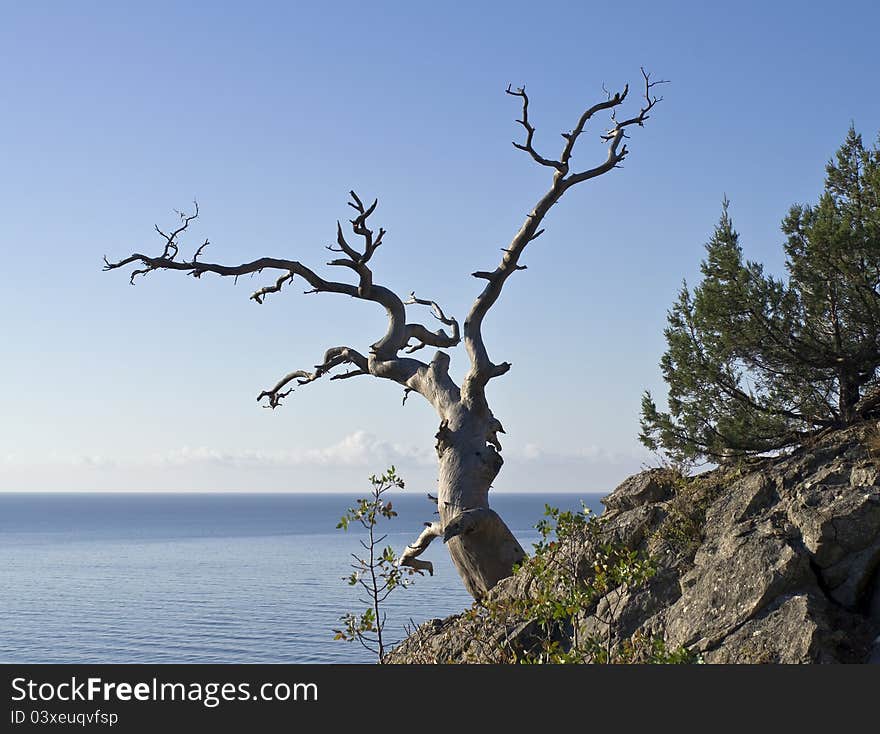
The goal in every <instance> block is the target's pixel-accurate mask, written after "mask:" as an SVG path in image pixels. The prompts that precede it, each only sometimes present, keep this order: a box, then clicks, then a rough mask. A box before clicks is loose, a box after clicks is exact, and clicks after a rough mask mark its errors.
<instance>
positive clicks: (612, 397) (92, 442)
mask: <svg viewBox="0 0 880 734" xmlns="http://www.w3.org/2000/svg"><path fill="white" fill-rule="evenodd" d="M2 16H3V21H2V24H0V89H2V92H3V98H4V111H3V114H2V115H0V140H2V143H0V171H2V174H0V209H2V221H3V225H2V229H0V247H2V270H0V280H2V283H0V313H2V315H3V316H2V323H3V327H4V328H3V332H4V342H5V344H4V349H3V357H2V360H0V406H2V413H3V418H2V423H0V490H38V489H42V490H76V489H107V490H110V489H117V490H200V489H205V490H206V489H230V490H231V489H235V490H332V489H351V488H352V487H354V486H362V485H363V480H364V478H365V477H366V476H367V475H368V474H370V473H372V472H373V471H381V470H382V469H383V468H384V465H385V464H386V463H389V462H392V461H393V462H394V463H396V464H397V466H398V469H399V470H400V472H401V473H402V474H403V475H404V476H405V477H407V478H409V480H410V485H411V486H413V487H414V488H416V489H431V488H432V487H433V481H434V474H433V458H432V452H433V442H434V439H433V434H434V432H435V431H436V422H437V421H436V418H435V417H434V415H433V414H432V412H431V410H430V408H429V407H428V406H427V404H425V403H424V401H422V402H419V400H420V399H419V397H418V396H412V397H411V399H410V400H408V401H407V404H406V406H405V407H401V404H400V403H401V397H402V391H401V389H400V388H399V387H397V386H395V385H393V384H390V383H385V382H383V381H378V380H375V379H371V378H357V379H353V380H347V381H342V382H332V383H331V382H327V381H321V382H318V383H315V384H313V385H310V386H309V387H308V388H305V389H302V390H298V391H297V393H296V394H295V395H293V396H291V398H289V399H288V402H287V404H286V405H285V406H284V407H283V409H280V410H277V411H274V412H273V411H270V410H263V409H261V408H260V407H259V406H258V405H257V402H256V400H255V397H256V395H257V393H258V392H259V391H260V390H261V389H263V388H265V387H268V386H270V385H271V384H273V383H274V382H275V380H276V379H277V378H278V377H279V376H280V375H282V374H284V373H285V372H287V371H289V370H290V369H293V368H298V367H308V366H310V365H313V364H316V363H317V362H318V361H319V358H320V356H321V354H322V353H323V350H324V348H325V347H327V346H331V345H336V344H343V343H350V344H352V345H353V346H360V347H362V348H364V349H366V347H367V345H369V344H370V343H371V342H373V341H375V340H376V339H377V338H378V336H379V335H381V334H382V332H383V331H384V327H385V321H384V314H383V313H382V311H381V309H378V308H376V307H375V306H373V305H372V304H366V303H359V302H354V301H351V300H350V299H347V298H344V297H338V296H333V295H326V294H325V295H318V296H314V295H313V296H304V295H302V294H301V292H300V291H301V290H302V289H297V288H292V289H289V290H288V291H287V292H285V293H283V294H281V295H280V296H276V297H273V298H271V299H269V300H268V301H267V303H265V304H264V305H262V306H259V305H257V304H255V303H254V302H253V301H249V300H248V295H249V294H250V293H251V292H252V290H253V289H254V287H256V286H257V285H258V284H259V283H258V282H257V281H251V280H249V279H245V280H244V281H240V282H239V284H238V285H237V286H233V284H232V281H231V280H229V279H220V278H215V277H208V276H206V277H204V278H202V279H201V280H200V281H193V280H192V279H189V278H187V277H185V276H183V275H180V274H176V273H160V274H154V275H151V276H149V277H148V278H146V279H144V280H142V281H141V282H139V283H138V285H137V286H136V287H131V286H130V285H129V284H128V278H127V277H126V275H125V274H124V273H121V272H113V273H102V272H101V264H102V263H101V258H102V256H103V255H105V254H107V255H108V256H110V257H111V258H119V257H122V256H124V255H126V254H128V253H130V252H132V251H135V250H138V251H144V250H148V251H151V250H155V249H156V248H157V247H158V246H159V240H158V239H157V238H156V236H155V234H154V233H153V232H152V226H153V224H154V223H158V224H160V225H168V224H171V223H173V220H174V214H173V212H172V209H173V208H185V207H188V206H189V205H190V202H191V201H192V200H193V198H194V197H196V198H197V199H198V201H199V203H200V206H201V211H202V216H201V218H200V220H199V222H198V225H199V226H198V227H196V228H195V231H194V232H193V236H192V238H191V239H190V240H189V243H190V245H195V244H196V243H197V242H199V241H201V239H204V238H205V237H208V238H210V240H211V243H212V244H211V246H210V248H209V249H208V250H207V252H206V257H210V258H211V259H212V260H215V261H220V262H232V263H237V262H242V261H245V260H248V259H251V258H254V257H256V256H259V255H264V254H272V255H278V256H282V257H294V258H297V259H300V260H301V261H302V262H304V263H306V264H310V265H313V266H315V267H321V268H322V264H323V263H324V261H325V260H326V259H327V258H326V254H327V253H326V251H324V250H323V249H322V248H323V246H324V245H326V244H327V243H329V242H331V241H332V240H333V237H334V230H335V221H336V219H337V218H344V217H346V216H347V214H348V212H347V208H346V206H345V203H346V198H347V192H348V190H349V189H351V188H355V189H357V190H358V191H359V192H360V193H361V194H362V196H363V197H365V198H367V197H370V198H372V197H373V196H378V197H379V201H380V204H379V209H378V211H377V213H376V215H375V216H374V220H375V222H376V224H377V225H378V224H381V225H382V226H384V227H385V228H386V229H387V230H388V235H387V238H386V243H385V245H384V246H383V247H382V248H381V249H380V250H379V251H378V253H377V255H376V257H375V259H374V261H373V262H374V265H375V268H374V270H375V273H376V278H377V280H378V281H380V282H383V283H385V284H387V285H389V286H391V287H393V288H394V289H396V290H398V292H401V293H409V292H410V291H412V290H415V291H416V292H417V293H418V294H419V295H420V296H422V297H430V298H434V299H437V300H438V301H440V302H441V303H442V304H443V306H444V308H445V309H447V311H448V312H452V313H453V314H455V315H456V316H458V317H459V319H463V317H464V315H465V314H466V313H467V310H468V308H469V306H470V304H471V302H472V300H473V298H474V296H475V295H476V294H477V293H478V292H479V290H480V288H481V283H480V282H479V281H477V280H475V279H473V278H471V277H470V276H469V273H470V272H472V271H473V270H478V269H491V268H492V267H494V266H495V264H496V263H497V261H498V259H499V256H500V253H499V248H501V247H503V246H505V245H506V244H507V242H508V241H509V240H510V237H511V236H512V235H513V233H514V232H515V231H516V230H517V228H518V227H519V225H520V223H521V221H522V218H523V216H524V215H525V214H526V212H527V211H529V209H530V207H531V206H532V205H533V204H534V202H535V201H536V199H537V197H539V196H540V195H541V194H542V193H543V191H544V190H545V189H546V187H547V186H548V184H549V176H548V171H547V170H546V169H541V168H540V167H538V166H537V165H535V164H534V163H532V162H531V161H530V160H529V159H528V157H527V156H526V155H525V154H523V153H521V152H519V151H517V150H515V149H514V148H513V146H511V144H510V143H511V141H512V140H514V139H517V140H518V139H520V130H519V129H518V127H517V125H516V124H515V123H514V119H515V118H516V117H517V116H518V113H519V110H518V105H517V100H515V99H513V98H511V97H508V96H506V95H505V94H504V89H505V88H506V86H507V85H508V84H513V85H520V84H525V85H526V86H527V89H528V91H529V93H530V96H531V98H532V108H531V111H532V119H533V122H534V123H535V124H536V126H537V128H538V133H537V136H536V144H537V145H538V146H539V147H541V148H542V149H543V150H544V151H546V152H547V153H548V154H550V153H554V154H555V153H556V152H557V150H558V147H559V144H560V143H561V142H562V140H561V138H560V137H559V133H560V132H561V131H563V130H568V129H570V128H571V126H572V125H573V124H574V121H575V120H576V118H577V116H578V115H579V114H580V112H581V111H582V110H583V109H584V108H585V106H587V105H589V104H591V103H593V102H595V101H597V100H599V99H601V97H602V84H603V83H604V84H605V85H607V86H608V88H610V89H618V88H621V87H622V86H623V85H624V84H625V83H626V82H630V83H632V84H634V85H637V84H638V81H639V66H640V65H644V66H645V67H646V68H648V69H649V70H650V71H652V72H653V73H654V74H655V75H657V76H659V77H663V78H667V79H670V80H672V83H671V84H670V85H668V86H666V87H664V88H663V90H662V93H663V95H664V97H665V100H664V101H663V102H662V104H660V105H659V106H658V107H657V109H656V113H655V114H654V116H653V118H652V119H651V120H650V121H649V123H648V125H647V126H646V128H645V129H643V130H638V129H637V130H635V131H634V132H633V136H632V140H631V141H630V149H631V155H630V157H629V158H628V160H627V162H626V165H625V168H624V169H622V170H618V171H614V172H613V173H612V174H610V175H608V176H605V177H603V178H600V179H598V180H595V181H592V182H588V183H587V184H584V185H582V186H580V187H578V188H577V189H575V190H573V191H571V192H569V193H568V194H567V195H566V196H565V198H564V199H563V201H562V202H561V203H560V205H559V206H558V207H557V208H556V209H554V210H553V211H552V213H551V215H550V217H549V219H548V221H547V223H546V224H547V232H546V234H545V235H544V236H543V237H542V238H541V239H540V240H539V241H537V242H535V243H533V244H532V245H531V246H530V247H529V249H528V250H527V252H526V255H525V258H524V262H525V263H527V264H528V267H529V269H528V270H527V271H526V272H523V273H518V274H517V275H516V276H515V277H514V278H512V279H511V280H510V281H509V282H508V284H507V287H506V289H505V291H504V295H503V297H502V300H501V302H499V304H498V305H497V307H496V308H495V309H493V311H492V312H491V314H490V316H489V317H488V319H487V321H486V323H485V334H486V338H487V342H488V346H489V349H490V352H491V354H492V355H493V357H494V358H495V359H496V361H502V360H507V361H510V362H512V363H513V369H512V370H511V372H510V373H508V374H507V375H506V376H505V377H503V378H501V379H498V380H495V381H493V383H492V385H491V390H490V399H491V401H492V405H493V407H494V410H495V413H496V415H497V416H498V417H499V418H500V420H501V421H502V422H503V424H504V426H505V428H506V429H507V432H508V435H507V437H506V441H505V452H504V453H505V456H506V457H507V464H506V465H505V467H504V469H503V470H502V473H501V475H500V476H499V478H498V481H497V482H496V488H497V489H498V490H527V489H534V490H573V491H574V490H577V491H589V490H605V489H608V488H610V487H611V486H613V485H614V484H615V483H616V482H617V481H619V480H621V479H622V478H624V477H625V476H626V475H627V474H628V473H630V472H632V471H634V470H636V469H638V468H639V466H640V465H641V464H642V463H643V462H648V463H650V461H651V457H650V456H649V455H647V454H646V453H645V452H644V451H643V450H642V449H641V448H640V447H639V445H638V442H637V438H636V436H637V432H638V409H639V397H640V394H641V392H642V390H643V389H645V388H650V389H652V390H653V391H654V392H655V393H657V394H660V395H663V394H665V392H664V390H663V385H662V381H661V378H660V373H659V369H658V366H657V365H658V360H659V358H660V356H661V354H662V352H663V348H664V340H663V336H662V330H663V327H664V324H665V313H666V309H667V308H668V307H669V305H670V304H671V302H672V300H673V298H674V296H675V293H676V291H677V289H678V288H679V285H680V283H681V280H682V278H683V277H687V278H688V279H689V280H691V281H694V280H695V276H696V273H697V272H698V264H699V260H700V258H701V256H702V254H703V243H704V242H705V241H706V239H707V238H708V236H709V234H710V232H711V230H712V227H713V225H714V224H715V222H716V221H717V218H718V214H719V211H720V202H721V199H722V197H723V195H724V194H725V193H726V194H727V195H728V196H729V197H730V199H731V201H732V213H733V215H734V218H735V222H736V225H737V227H738V229H739V230H740V232H741V235H742V242H743V245H744V248H745V249H746V252H747V255H748V257H750V258H753V259H758V260H762V261H764V262H765V263H767V265H768V267H769V268H770V269H771V270H773V271H774V272H780V271H781V269H782V265H783V263H782V258H781V254H780V253H781V250H780V242H781V236H780V233H779V222H780V220H781V218H782V216H783V215H784V214H785V212H786V210H787V208H788V207H789V205H790V204H792V203H793V202H796V201H811V200H813V199H814V198H815V197H816V195H817V194H818V192H819V191H820V189H821V186H822V178H823V173H824V164H825V162H826V161H827V159H828V158H829V157H830V156H831V155H832V153H833V151H834V150H835V149H836V147H837V146H838V144H839V143H840V142H841V141H842V139H843V137H844V135H845V133H846V130H847V127H848V126H849V124H850V122H851V121H853V122H855V124H856V126H857V128H858V129H859V130H861V131H862V132H863V134H864V135H865V137H866V139H870V140H873V139H874V137H875V135H876V134H877V131H878V128H880V95H878V93H877V72H878V62H877V57H876V31H877V27H878V22H880V11H878V9H877V5H876V4H875V3H873V2H862V3H859V2H851V3H846V4H836V5H830V4H827V3H803V2H797V3H795V2H761V3H749V2H738V3H707V2H699V3H696V2H695V3H657V2H628V3H625V4H623V5H621V6H620V7H617V6H615V5H614V4H609V3H593V2H569V3H557V2H543V3H534V2H529V3H521V2H513V1H511V0H506V1H505V2H474V3H430V4H428V3H421V2H407V3H384V2H372V3H348V2H335V3H332V4H331V3H277V4H275V3H247V4H245V3H237V4H223V3H204V4H202V3H186V4H183V3H169V4H164V3H159V2H152V3H144V4H140V5H139V6H137V7H135V6H134V4H131V3H88V2H81V3H61V2H56V3H39V2H30V3H11V2H10V3H4V4H3V12H2ZM634 91H635V90H634ZM632 101H633V102H634V103H635V102H637V101H638V98H637V96H636V95H634V96H633V99H632ZM602 122H604V121H599V124H597V125H596V126H594V127H592V128H591V129H590V130H589V135H587V136H584V137H583V138H582V139H581V141H580V143H579V145H578V149H577V154H576V161H577V162H579V163H582V164H584V165H588V164H589V162H591V161H599V160H601V159H602V158H603V156H604V152H605V151H604V147H603V145H602V143H601V142H600V141H599V139H598V134H599V133H600V132H602ZM330 270H331V271H335V270H337V269H332V268H331V269H330ZM322 271H323V272H326V269H323V270H322ZM333 275H334V276H336V277H339V275H340V274H339V272H333ZM463 356H464V355H463V354H462V353H461V352H457V353H456V356H455V357H454V358H453V371H454V374H456V375H457V376H460V375H461V374H462V373H463V370H464V367H465V364H464V359H463Z"/></svg>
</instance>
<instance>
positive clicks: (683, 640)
mask: <svg viewBox="0 0 880 734" xmlns="http://www.w3.org/2000/svg"><path fill="white" fill-rule="evenodd" d="M603 503H604V505H605V511H604V513H603V514H602V522H601V527H602V533H603V536H604V537H605V538H606V539H613V540H614V541H616V542H620V543H623V544H625V545H626V546H628V547H629V548H632V549H635V550H638V551H639V552H640V554H641V555H642V556H644V557H649V558H651V559H652V562H653V563H654V564H655V568H656V573H655V574H654V575H653V576H652V577H651V578H650V579H649V580H648V581H647V582H645V583H642V584H639V585H637V586H633V587H632V588H630V587H628V586H627V585H626V584H623V585H620V586H617V587H616V588H613V589H611V590H609V591H607V592H606V593H605V594H604V595H602V596H601V597H599V598H596V599H595V600H592V601H591V602H590V603H589V604H588V605H586V606H584V607H583V608H579V609H577V610H576V611H575V612H574V614H573V615H572V616H571V618H570V621H569V622H568V623H567V624H568V630H567V631H564V632H565V633H564V634H560V640H561V641H562V644H565V641H566V640H570V638H571V635H570V632H571V630H572V629H573V628H574V627H577V629H578V630H581V631H582V636H583V635H586V634H590V633H593V634H598V635H599V636H600V637H603V638H605V639H607V640H608V641H609V646H610V643H611V642H613V644H614V645H615V646H619V645H621V644H623V645H625V644H626V642H627V641H628V640H631V639H654V640H656V639H662V640H663V642H664V644H665V649H668V650H672V649H675V648H677V649H683V650H687V651H688V652H689V653H690V654H691V655H692V656H695V657H696V659H700V660H703V661H705V662H707V663H832V662H847V663H850V662H880V637H878V634H880V572H878V568H880V431H878V427H877V426H876V425H874V424H871V425H863V426H858V427H853V428H850V429H847V430H845V431H839V432H836V433H833V434H830V435H826V436H825V437H823V438H821V439H817V440H815V441H814V443H813V445H810V446H805V447H802V448H800V449H798V450H797V451H796V452H794V453H792V454H790V455H788V456H784V457H775V458H772V459H761V460H757V461H752V462H750V463H748V464H740V465H737V466H726V467H721V468H718V469H715V470H712V471H710V472H706V473H703V474H700V475H697V476H694V477H682V476H681V475H679V474H677V473H676V472H674V471H671V470H669V469H651V470H648V471H645V472H642V473H640V474H637V475H635V476H633V477H630V478H629V479H627V480H626V481H624V482H623V483H622V484H621V485H620V486H619V487H617V489H615V490H614V491H613V492H612V493H611V494H610V495H609V496H608V497H606V498H605V499H604V500H603ZM572 550H574V551H576V552H580V553H582V554H584V555H586V556H589V554H590V553H591V552H592V551H591V549H588V548H580V549H572ZM582 566H583V567H584V568H585V569H586V570H583V571H579V573H584V574H589V573H590V570H589V569H590V563H587V564H582ZM529 593H531V592H530V579H529V568H528V567H526V568H525V569H524V570H523V571H521V572H520V573H519V574H517V575H515V576H513V577H511V578H509V579H505V580H503V581H502V582H501V583H500V584H499V585H498V586H496V587H495V589H494V590H493V591H492V593H491V594H490V596H489V597H488V599H487V600H485V602H487V603H488V604H489V605H490V606H491V605H492V604H493V603H498V602H499V601H500V602H505V601H507V602H509V601H511V600H515V599H517V598H519V597H525V596H528V594H529ZM508 606H509V605H508ZM526 608H527V607H526ZM609 610H613V612H614V613H613V614H609ZM527 617H528V615H527V614H526V615H524V616H523V615H521V616H520V617H519V618H516V617H514V618H511V617H510V616H507V617H505V618H504V619H503V621H502V620H500V619H498V618H497V615H496V616H493V615H491V614H489V615H487V614H485V613H482V614H481V613H479V611H478V607H475V609H474V610H470V611H468V612H464V613H462V614H460V615H456V616H452V617H449V618H447V619H445V620H439V619H435V620H430V621H429V622H426V623H425V624H423V625H421V627H419V628H418V630H415V631H414V633H413V634H412V635H410V637H409V638H408V639H406V640H405V641H404V642H403V643H402V644H401V645H399V646H398V647H397V649H396V650H395V651H394V652H393V653H392V654H391V656H390V661H392V662H400V663H414V662H421V663H423V662H498V661H499V660H501V659H505V660H506V659H509V658H508V657H505V656H504V655H499V654H498V651H499V650H501V649H502V648H504V649H505V650H510V649H512V647H516V646H519V648H520V649H527V648H528V647H529V646H533V645H534V644H535V642H536V636H539V635H541V634H543V635H546V634H547V631H546V628H542V629H541V630H539V629H538V628H537V627H536V625H535V624H534V623H533V622H534V620H530V619H528V618H527ZM487 640H489V641H493V640H494V643H495V644H489V645H487V644H486V641H487ZM502 643H503V644H502Z"/></svg>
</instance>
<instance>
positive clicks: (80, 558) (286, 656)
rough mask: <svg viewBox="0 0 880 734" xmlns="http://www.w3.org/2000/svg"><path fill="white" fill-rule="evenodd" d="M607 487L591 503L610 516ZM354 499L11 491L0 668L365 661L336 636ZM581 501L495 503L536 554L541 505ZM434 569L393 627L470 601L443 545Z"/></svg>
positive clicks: (346, 594)
mask: <svg viewBox="0 0 880 734" xmlns="http://www.w3.org/2000/svg"><path fill="white" fill-rule="evenodd" d="M600 496H601V495H598V494H595V495H585V496H583V498H582V499H584V501H585V502H586V503H587V504H588V506H590V507H591V508H592V509H593V510H594V511H596V512H600V511H601V505H600V503H599V497H600ZM353 499H354V496H351V497H349V496H346V495H343V494H332V495H331V494H286V495H278V494H274V495H271V494H48V493H47V494H23V493H21V494H0V662H6V663H65V662H76V663H147V662H150V663H310V662H319V663H355V662H370V661H371V658H370V656H369V654H368V653H366V652H365V651H363V650H362V649H361V648H360V647H359V646H357V644H356V643H354V644H352V643H345V642H339V641H334V640H333V632H332V630H333V628H334V627H335V626H337V621H338V618H339V616H340V615H341V614H343V613H344V612H346V611H349V610H351V611H358V610H359V609H361V607H362V605H360V604H358V602H357V594H356V591H355V590H354V589H352V588H351V587H349V586H348V585H347V584H346V583H345V582H344V581H342V577H343V576H345V575H346V574H347V573H349V572H350V569H349V566H348V563H349V559H350V554H351V553H352V552H355V551H357V550H359V548H358V540H359V538H360V537H361V536H360V535H359V534H358V533H357V532H356V531H355V530H354V529H353V530H351V531H349V532H348V533H345V532H343V531H340V530H335V526H336V522H337V521H338V519H339V517H340V515H342V513H343V512H345V510H346V508H347V507H348V506H349V505H350V504H351V503H352V502H353ZM580 499H581V497H578V496H576V495H572V494H564V495H549V494H548V495H545V494H520V495H513V494H508V495H504V494H499V495H494V497H493V500H492V503H493V504H492V506H493V508H495V509H496V510H498V512H500V513H501V515H502V516H503V517H504V519H505V521H506V522H507V523H508V525H509V526H510V527H511V529H512V530H513V531H514V533H515V534H516V535H517V537H518V538H519V540H520V542H521V543H522V544H523V547H525V548H526V549H527V550H531V543H532V542H533V541H534V540H535V539H536V537H537V535H536V531H535V530H534V527H533V526H534V524H535V522H537V521H538V520H539V519H540V517H541V515H542V514H543V510H544V505H545V503H549V504H551V505H554V506H557V507H562V508H575V509H576V508H579V507H580ZM393 501H394V504H395V507H396V509H397V510H398V511H399V513H400V516H399V517H397V518H395V519H393V520H391V521H388V524H387V525H386V527H387V530H388V533H389V535H388V539H387V541H386V542H387V543H388V544H391V545H392V546H394V547H395V549H397V550H398V551H400V550H402V549H403V547H404V546H405V545H406V544H407V543H410V542H412V540H414V539H415V537H416V535H417V533H418V532H419V530H420V529H421V524H422V522H423V521H425V520H429V519H431V518H432V513H433V510H434V508H433V506H432V505H431V504H430V503H429V502H428V500H427V499H426V498H425V497H424V496H414V495H405V494H404V495H398V496H396V497H394V498H393ZM423 557H424V558H426V559H429V560H431V561H433V562H434V568H435V573H434V576H433V578H431V577H424V578H418V579H417V581H416V583H415V585H414V586H413V587H411V588H409V589H406V590H404V591H401V592H400V593H398V594H396V598H395V597H394V596H392V598H391V599H389V601H388V603H387V607H386V608H387V611H388V630H389V636H390V637H391V638H393V639H399V638H400V637H402V636H403V634H404V631H403V627H404V625H405V624H406V623H409V622H410V621H412V622H415V623H420V622H422V621H424V620H426V619H430V618H432V617H444V616H446V615H449V614H453V613H455V612H459V611H461V610H462V609H464V608H466V607H467V606H469V604H470V597H469V596H468V595H467V593H466V592H465V591H464V589H463V587H462V585H461V582H460V581H459V579H458V577H457V575H456V573H455V570H454V568H453V567H452V563H451V562H450V560H449V556H448V554H447V552H446V549H445V546H443V544H442V542H440V541H437V542H435V543H434V545H432V546H431V548H430V549H429V550H428V551H427V552H426V553H425V555H424V556H423Z"/></svg>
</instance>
